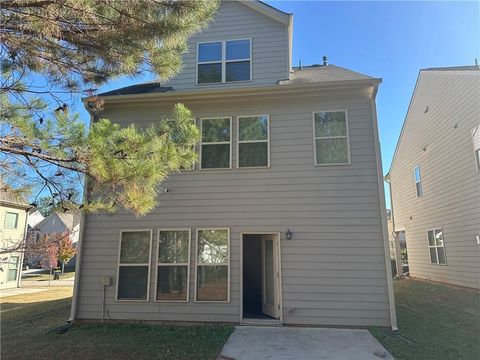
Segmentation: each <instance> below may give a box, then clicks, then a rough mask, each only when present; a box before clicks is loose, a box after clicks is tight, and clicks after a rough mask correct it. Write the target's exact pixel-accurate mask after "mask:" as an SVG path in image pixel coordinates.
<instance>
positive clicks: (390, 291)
mask: <svg viewBox="0 0 480 360" xmlns="http://www.w3.org/2000/svg"><path fill="white" fill-rule="evenodd" d="M377 86H378V85H377ZM377 86H375V89H374V93H373V94H372V98H371V100H370V107H371V110H372V116H373V133H374V137H375V141H374V142H375V154H376V163H377V178H378V191H379V195H380V212H381V217H382V234H383V244H384V246H383V247H384V252H385V268H386V269H385V270H386V273H387V288H388V300H389V301H388V302H389V307H390V322H391V326H392V330H393V331H397V330H398V327H397V314H396V312H395V296H394V291H393V277H392V267H391V262H390V244H389V240H388V230H387V208H386V205H385V188H384V185H383V174H382V155H381V152H380V136H379V133H378V122H377V109H376V106H375V95H376V91H377Z"/></svg>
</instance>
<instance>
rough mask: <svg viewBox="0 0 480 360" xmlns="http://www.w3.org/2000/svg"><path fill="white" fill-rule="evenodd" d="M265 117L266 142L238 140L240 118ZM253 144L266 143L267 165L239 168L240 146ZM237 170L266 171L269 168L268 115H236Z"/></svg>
mask: <svg viewBox="0 0 480 360" xmlns="http://www.w3.org/2000/svg"><path fill="white" fill-rule="evenodd" d="M260 116H266V117H267V139H266V140H240V119H241V118H251V117H260ZM254 143H267V165H262V166H240V144H254ZM236 150H237V159H236V161H237V164H236V167H237V169H267V168H269V167H270V115H269V114H261V115H238V116H237V148H236Z"/></svg>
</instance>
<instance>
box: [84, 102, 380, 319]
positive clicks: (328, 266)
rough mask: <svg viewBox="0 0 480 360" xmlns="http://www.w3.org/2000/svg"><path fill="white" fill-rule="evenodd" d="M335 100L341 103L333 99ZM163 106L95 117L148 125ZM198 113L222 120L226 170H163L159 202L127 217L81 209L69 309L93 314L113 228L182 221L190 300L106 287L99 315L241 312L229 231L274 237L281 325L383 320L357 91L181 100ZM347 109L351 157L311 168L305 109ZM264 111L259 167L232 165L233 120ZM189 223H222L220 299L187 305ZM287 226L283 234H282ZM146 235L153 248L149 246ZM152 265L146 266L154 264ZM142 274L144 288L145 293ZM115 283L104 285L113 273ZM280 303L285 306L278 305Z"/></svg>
mask: <svg viewBox="0 0 480 360" xmlns="http://www.w3.org/2000/svg"><path fill="white" fill-rule="evenodd" d="M339 99H341V100H339ZM172 105H173V104H172V103H170V104H165V105H162V104H160V103H159V102H150V103H148V104H147V103H145V104H141V103H137V104H136V105H134V106H126V105H125V106H122V105H116V106H115V107H113V106H112V107H110V108H109V107H108V104H107V108H106V112H105V114H104V116H105V117H108V118H110V119H112V120H113V121H115V122H118V123H120V124H121V125H122V126H124V125H127V124H129V123H130V122H131V121H132V120H134V121H135V124H137V125H138V126H142V127H144V126H147V125H148V124H150V123H151V122H155V121H158V120H159V119H160V117H161V114H167V113H168V112H169V111H170V110H171V106H172ZM186 105H187V106H188V107H189V108H190V109H192V111H193V113H194V115H195V116H196V117H197V124H199V122H198V120H199V119H200V118H203V117H218V116H232V117H233V119H232V121H233V126H232V141H233V144H234V146H232V152H233V153H232V159H233V164H232V165H233V168H232V169H222V170H208V171H207V170H193V171H186V172H184V173H183V174H177V175H173V176H172V177H171V178H170V179H169V180H168V181H167V183H166V184H165V187H166V188H168V189H169V191H168V192H166V193H163V194H161V196H160V205H159V207H158V208H157V209H155V210H154V211H153V212H152V213H151V214H149V215H147V216H145V217H142V218H139V219H136V218H135V217H134V216H132V215H129V214H126V213H119V214H117V215H111V216H98V215H95V216H87V217H86V220H85V233H84V245H83V246H84V247H83V255H82V272H81V277H80V288H79V298H78V309H77V316H78V317H79V318H80V319H99V318H100V316H101V286H100V279H101V277H102V276H111V277H112V278H113V277H114V276H115V274H116V261H117V258H116V256H117V253H118V248H117V247H118V236H119V235H118V234H119V231H120V229H137V228H138V229H153V231H154V235H153V236H154V238H157V234H158V229H161V228H191V229H192V249H191V261H190V266H191V268H190V269H191V271H190V294H189V299H190V301H189V303H183V304H181V303H160V304H159V303H155V302H154V296H155V295H154V294H153V293H151V294H150V301H149V302H148V303H144V304H121V303H118V302H115V300H114V299H115V291H116V289H115V287H114V286H110V287H108V288H107V289H106V309H107V312H106V318H107V319H109V318H110V319H132V320H174V321H223V322H238V321H239V320H240V301H241V299H240V286H241V284H240V233H242V232H255V231H258V232H263V233H265V232H272V233H277V232H280V233H281V259H282V264H281V266H282V269H281V271H282V288H283V294H282V295H283V309H282V311H283V319H284V323H286V324H316V325H358V326H363V325H382V326H389V325H390V313H389V304H388V293H387V278H386V270H385V254H384V250H383V247H384V243H383V238H382V224H381V210H380V209H381V207H380V200H379V189H378V177H377V169H376V162H375V161H376V159H375V148H374V135H373V134H374V132H373V121H372V114H371V107H370V106H371V105H370V98H369V97H367V96H366V95H352V93H350V94H349V93H345V94H343V95H336V96H332V95H324V94H322V95H320V94H318V95H311V94H310V95H308V96H307V95H305V96H298V97H292V96H289V97H288V101H286V99H285V98H281V97H278V96H276V97H269V96H267V95H265V96H263V97H262V98H261V100H260V101H259V100H257V101H252V100H251V99H245V98H238V99H230V100H229V101H228V102H225V101H222V100H221V99H216V100H215V99H213V100H208V101H197V102H186ZM336 108H342V109H347V110H348V114H349V121H348V123H349V127H350V144H351V153H352V164H351V165H342V166H331V167H326V168H324V167H315V166H314V152H313V151H314V147H313V126H312V112H313V111H322V110H328V109H336ZM250 114H268V115H269V116H270V151H271V164H270V165H271V166H270V168H259V169H251V168H250V169H241V168H240V169H237V168H236V158H237V157H236V151H237V147H236V146H235V144H236V141H237V126H236V122H237V121H238V119H237V117H238V116H242V115H250ZM197 228H230V258H231V263H230V302H229V303H194V302H193V299H194V293H193V292H194V288H195V286H194V273H195V258H196V257H195V255H194V254H195V253H196V248H195V247H196V245H195V244H196V229H197ZM287 228H290V229H291V230H292V231H293V237H292V239H291V240H286V237H285V232H286V230H287ZM156 246H157V243H156V242H154V245H153V249H152V253H153V254H155V253H156V251H157V249H156ZM154 264H155V263H152V266H154ZM154 280H155V277H154V276H152V277H151V282H152V283H151V289H154V288H155V287H154V284H153V281H154ZM113 283H115V281H113ZM289 309H290V311H289Z"/></svg>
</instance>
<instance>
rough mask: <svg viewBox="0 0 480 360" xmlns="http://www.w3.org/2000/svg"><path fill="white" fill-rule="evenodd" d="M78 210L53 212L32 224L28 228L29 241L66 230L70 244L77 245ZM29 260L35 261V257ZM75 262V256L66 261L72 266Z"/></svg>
mask: <svg viewBox="0 0 480 360" xmlns="http://www.w3.org/2000/svg"><path fill="white" fill-rule="evenodd" d="M80 217H81V213H80V211H70V212H66V213H64V212H53V213H51V214H50V215H48V216H47V217H46V218H44V219H43V220H42V221H40V222H39V223H38V224H36V225H35V226H33V227H32V228H31V229H29V230H28V238H29V239H30V241H36V240H38V239H40V238H41V237H42V236H43V235H47V234H52V233H64V232H68V233H69V236H70V239H71V240H72V244H73V245H74V246H77V243H78V236H79V233H80ZM30 260H31V262H33V263H35V262H36V261H35V260H36V259H30ZM75 262H76V256H74V257H73V258H72V259H71V260H70V261H68V263H66V266H67V267H74V266H75Z"/></svg>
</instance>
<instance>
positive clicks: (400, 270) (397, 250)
mask: <svg viewBox="0 0 480 360" xmlns="http://www.w3.org/2000/svg"><path fill="white" fill-rule="evenodd" d="M385 182H386V183H387V184H388V193H389V194H390V207H391V209H390V210H391V211H390V217H391V219H392V230H393V234H392V236H393V244H394V245H395V265H396V267H397V274H398V275H401V274H403V266H402V255H401V254H402V251H401V249H400V243H399V239H398V237H397V232H396V231H395V216H394V212H393V195H392V182H391V181H390V173H388V174H387V175H385Z"/></svg>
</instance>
